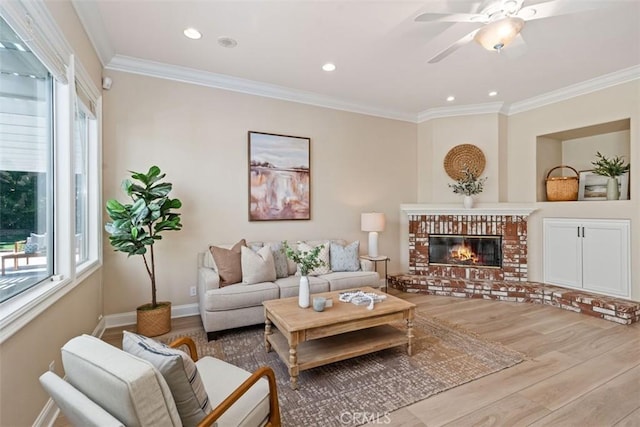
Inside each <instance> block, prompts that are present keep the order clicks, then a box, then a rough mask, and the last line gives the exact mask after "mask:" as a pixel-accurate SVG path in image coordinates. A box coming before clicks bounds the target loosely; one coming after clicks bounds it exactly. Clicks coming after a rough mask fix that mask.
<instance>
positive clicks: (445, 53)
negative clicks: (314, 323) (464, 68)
mask: <svg viewBox="0 0 640 427" xmlns="http://www.w3.org/2000/svg"><path fill="white" fill-rule="evenodd" d="M477 32H478V30H473V31H471V32H470V33H469V34H467V35H466V36H464V37H462V38H461V39H460V40H458V41H456V42H455V43H453V44H452V45H450V46H449V47H448V48H446V49H445V50H443V51H441V52H439V53H437V54H436V55H435V56H433V57H432V58H431V59H429V60H428V61H427V62H428V63H429V64H435V63H436V62H440V61H442V60H443V59H444V58H446V57H447V56H449V55H451V54H452V53H453V52H455V51H456V50H458V49H459V48H460V47H462V46H464V45H465V44H467V43H469V42H470V41H471V40H473V37H474V36H475V35H476V33H477Z"/></svg>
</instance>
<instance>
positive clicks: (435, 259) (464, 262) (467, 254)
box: [429, 234, 502, 268]
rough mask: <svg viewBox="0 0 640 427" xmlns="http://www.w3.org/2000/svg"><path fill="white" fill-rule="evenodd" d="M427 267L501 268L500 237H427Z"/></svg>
mask: <svg viewBox="0 0 640 427" xmlns="http://www.w3.org/2000/svg"><path fill="white" fill-rule="evenodd" d="M429 265H451V266H470V267H488V268H501V267H502V236H471V235H459V234H430V235H429Z"/></svg>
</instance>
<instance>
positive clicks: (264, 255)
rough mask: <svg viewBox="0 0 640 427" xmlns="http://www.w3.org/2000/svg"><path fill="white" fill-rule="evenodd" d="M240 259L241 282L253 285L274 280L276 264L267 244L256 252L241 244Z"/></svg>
mask: <svg viewBox="0 0 640 427" xmlns="http://www.w3.org/2000/svg"><path fill="white" fill-rule="evenodd" d="M241 261H242V262H241V264H242V283H246V284H247V285H253V284H255V283H262V282H273V281H274V280H276V264H275V261H274V260H273V254H272V253H271V248H270V247H269V246H265V247H263V248H261V249H260V250H258V252H254V251H252V250H251V249H249V248H247V247H244V246H243V247H242V248H241Z"/></svg>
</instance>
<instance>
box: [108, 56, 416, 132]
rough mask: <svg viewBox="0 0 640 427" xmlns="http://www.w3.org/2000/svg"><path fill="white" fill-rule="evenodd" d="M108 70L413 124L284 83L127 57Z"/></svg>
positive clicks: (405, 117) (406, 116) (411, 118)
mask: <svg viewBox="0 0 640 427" xmlns="http://www.w3.org/2000/svg"><path fill="white" fill-rule="evenodd" d="M105 68H106V69H107V70H114V71H122V72H127V73H133V74H141V75H145V76H150V77H157V78H161V79H168V80H174V81H178V82H183V83H191V84H196V85H200V86H207V87H212V88H216V89H224V90H230V91H233V92H241V93H246V94H249V95H256V96H263V97H267V98H275V99H280V100H283V101H291V102H298V103H301V104H308V105H314V106H317V107H324V108H331V109H334V110H343V111H348V112H352V113H359V114H366V115H369V116H377V117H383V118H387V119H393V120H401V121H406V122H411V123H416V116H415V114H411V113H406V112H401V111H393V110H386V109H382V108H377V107H371V106H368V105H364V104H357V103H352V102H349V101H345V100H341V99H337V98H333V97H330V96H326V95H321V94H318V93H314V92H305V91H300V90H294V89H290V88H286V87H283V86H278V85H272V84H267V83H261V82H257V81H254V80H248V79H241V78H238V77H232V76H227V75H224V74H216V73H211V72H207V71H200V70H195V69H193V68H186V67H181V66H177V65H169V64H164V63H160V62H154V61H148V60H145V59H139V58H132V57H129V56H122V55H115V56H114V57H113V58H112V59H111V61H109V63H108V64H107V65H106V66H105Z"/></svg>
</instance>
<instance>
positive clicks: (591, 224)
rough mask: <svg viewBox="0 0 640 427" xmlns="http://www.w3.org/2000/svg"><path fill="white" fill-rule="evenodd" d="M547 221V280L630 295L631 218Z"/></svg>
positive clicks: (545, 237)
mask: <svg viewBox="0 0 640 427" xmlns="http://www.w3.org/2000/svg"><path fill="white" fill-rule="evenodd" d="M543 221H544V222H543V224H544V266H543V268H544V282H545V283H549V284H555V285H561V286H569V287H572V288H581V289H584V290H588V291H594V292H598V293H602V294H607V295H614V296H623V297H629V295H630V285H631V266H630V262H631V258H630V256H631V250H630V240H629V239H630V237H629V236H630V228H631V224H630V221H629V220H582V219H564V218H545V219H544V220H543Z"/></svg>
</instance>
